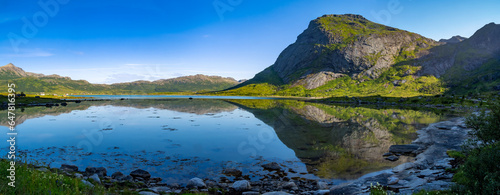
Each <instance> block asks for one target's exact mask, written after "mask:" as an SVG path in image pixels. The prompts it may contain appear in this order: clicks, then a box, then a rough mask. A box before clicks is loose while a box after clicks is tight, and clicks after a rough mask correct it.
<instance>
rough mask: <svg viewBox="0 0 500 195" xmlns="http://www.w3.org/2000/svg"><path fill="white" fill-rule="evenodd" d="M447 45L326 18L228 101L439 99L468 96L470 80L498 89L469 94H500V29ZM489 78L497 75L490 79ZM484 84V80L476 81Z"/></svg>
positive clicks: (352, 19)
mask: <svg viewBox="0 0 500 195" xmlns="http://www.w3.org/2000/svg"><path fill="white" fill-rule="evenodd" d="M446 41H448V42H446ZM446 41H445V40H442V41H441V42H437V41H434V40H432V39H429V38H426V37H424V36H421V35H418V34H416V33H413V32H408V31H405V30H401V29H397V28H393V27H389V26H385V25H381V24H377V23H374V22H371V21H369V20H367V19H366V18H364V17H363V16H360V15H354V14H344V15H323V16H321V17H318V18H316V19H314V20H312V21H311V22H310V23H309V26H308V27H307V28H306V29H305V30H304V31H303V32H302V33H301V34H300V35H299V36H298V37H297V40H296V41H295V42H294V43H292V44H290V45H289V46H288V47H286V48H285V49H284V50H283V51H282V52H281V53H280V55H279V56H278V58H277V59H276V62H275V63H274V64H273V65H271V66H269V67H268V68H266V69H264V70H263V71H261V72H259V73H258V74H256V75H255V77H254V78H252V79H250V80H248V81H246V82H244V83H242V84H239V85H237V86H236V87H233V88H231V89H229V90H227V91H225V93H239V92H242V91H254V92H257V91H259V90H260V91H267V92H269V93H271V94H272V95H277V94H281V95H292V96H318V95H319V96H331V95H337V96H338V95H354V96H359V95H361V96H366V95H389V96H393V95H395V96H416V95H436V94H442V93H454V92H455V91H458V92H460V93H466V92H467V91H464V90H460V89H459V86H460V85H459V84H457V83H458V82H462V81H464V80H473V83H480V82H479V80H483V81H491V84H488V85H487V86H478V85H475V86H473V87H469V89H468V91H469V92H470V90H475V91H476V92H477V93H479V92H487V91H488V90H491V89H500V79H499V78H500V76H499V74H500V70H498V67H499V65H498V64H500V63H499V62H498V61H499V60H500V58H499V57H498V56H500V52H499V51H500V25H498V24H495V23H489V24H487V25H485V26H484V27H482V28H481V29H479V30H478V31H476V33H474V35H473V36H471V37H470V38H467V39H465V38H463V37H459V36H454V37H452V40H451V42H453V43H450V40H449V39H448V40H446ZM488 64H490V65H488ZM483 69H484V70H483ZM488 70H493V73H492V74H487V73H486V72H488ZM477 76H479V77H481V78H480V79H473V77H477ZM483 77H484V78H483ZM486 77H488V78H486ZM497 84H498V87H497V86H496V85H497ZM247 86H248V87H247ZM245 87H246V89H245ZM256 89H258V90H256ZM231 90H233V91H231ZM260 95H264V94H263V93H260Z"/></svg>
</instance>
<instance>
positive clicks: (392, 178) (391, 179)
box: [387, 176, 399, 185]
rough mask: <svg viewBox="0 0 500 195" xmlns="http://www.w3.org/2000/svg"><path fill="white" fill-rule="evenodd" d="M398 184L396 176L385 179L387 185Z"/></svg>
mask: <svg viewBox="0 0 500 195" xmlns="http://www.w3.org/2000/svg"><path fill="white" fill-rule="evenodd" d="M398 182H399V178H397V177H396V176H391V177H389V178H387V184H388V185H394V184H397V183H398Z"/></svg>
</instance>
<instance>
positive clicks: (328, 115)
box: [0, 99, 447, 183]
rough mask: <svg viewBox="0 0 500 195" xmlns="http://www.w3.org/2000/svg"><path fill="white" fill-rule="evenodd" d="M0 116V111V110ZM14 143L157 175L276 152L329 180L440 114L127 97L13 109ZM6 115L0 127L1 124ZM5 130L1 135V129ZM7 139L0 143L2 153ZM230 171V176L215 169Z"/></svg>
mask: <svg viewBox="0 0 500 195" xmlns="http://www.w3.org/2000/svg"><path fill="white" fill-rule="evenodd" d="M0 115H2V116H6V115H7V114H6V111H5V110H2V111H0ZM16 116H17V124H18V125H17V126H16V128H17V130H18V136H17V143H16V146H17V147H18V148H17V150H18V151H19V152H22V153H24V154H25V155H27V159H29V160H31V161H37V162H38V163H44V164H46V165H49V166H51V167H56V168H59V167H60V166H61V164H74V165H78V166H79V167H80V170H81V171H84V170H85V167H87V166H94V167H101V166H102V167H105V168H106V169H107V170H108V175H111V174H112V173H113V172H116V171H121V172H123V173H124V174H128V173H130V172H131V171H133V170H135V169H138V168H140V169H144V170H147V171H149V172H150V173H151V175H152V176H153V177H161V178H163V180H164V181H165V182H167V183H168V182H177V183H185V182H186V181H187V180H188V179H190V178H192V177H200V178H209V179H214V180H219V179H220V177H221V176H224V175H223V174H222V172H223V170H224V169H226V168H236V169H239V170H242V171H243V177H244V178H247V179H251V180H259V179H263V178H270V177H271V178H272V177H274V176H273V173H274V172H270V171H268V170H264V169H263V168H262V167H261V165H262V164H266V163H269V162H277V163H279V164H280V165H281V167H282V168H283V170H285V175H281V176H286V177H289V178H292V179H301V178H302V179H305V178H307V179H323V180H328V181H332V180H333V181H334V182H335V183H339V182H342V181H345V180H351V179H356V178H359V177H361V176H363V175H365V174H368V173H372V172H375V171H380V170H384V169H388V168H391V167H394V166H396V165H398V164H401V163H404V162H406V161H408V160H410V159H409V158H405V157H403V158H401V159H400V160H399V161H396V162H390V161H386V160H384V159H383V157H382V154H384V153H386V152H387V151H388V148H389V146H391V145H393V144H409V143H411V141H412V140H413V139H415V138H416V133H415V132H416V130H418V129H420V128H422V127H425V126H426V125H428V124H430V123H434V122H438V121H441V120H445V119H446V118H447V114H438V113H434V112H431V111H415V110H405V109H375V108H364V107H348V106H347V107H346V106H335V105H325V104H317V103H306V102H302V101H296V100H264V99H260V100H255V99H226V100H217V99H193V100H189V99H163V100H147V99H131V100H123V101H120V100H114V101H92V102H82V103H79V104H77V103H70V104H69V105H68V106H66V107H62V106H59V107H52V108H46V107H31V108H26V109H24V111H23V112H21V111H19V110H18V111H17V115H16ZM7 126H8V124H7V117H3V118H2V119H1V126H0V130H1V131H2V132H7V131H8V128H7ZM4 136H5V139H7V137H6V135H5V134H4ZM7 147H8V142H2V145H1V150H0V152H2V153H4V154H7ZM225 177H227V178H229V179H232V177H231V176H225Z"/></svg>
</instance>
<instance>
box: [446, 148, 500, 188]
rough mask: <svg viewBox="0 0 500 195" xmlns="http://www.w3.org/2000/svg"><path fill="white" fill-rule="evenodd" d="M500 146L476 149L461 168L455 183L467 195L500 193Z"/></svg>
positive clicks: (455, 177)
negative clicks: (499, 161)
mask: <svg viewBox="0 0 500 195" xmlns="http://www.w3.org/2000/svg"><path fill="white" fill-rule="evenodd" d="M499 159H500V144H498V143H496V144H492V145H488V146H485V147H482V148H476V149H474V150H473V151H472V152H471V154H470V155H469V157H468V158H467V160H466V161H465V163H464V164H463V165H462V166H460V169H459V171H458V172H457V174H456V175H455V176H454V178H453V179H454V181H455V182H457V183H458V184H460V185H462V187H460V188H459V189H458V190H459V191H460V192H461V193H466V194H497V193H498V192H500V164H499V163H498V160H499Z"/></svg>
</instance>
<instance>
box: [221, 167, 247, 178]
mask: <svg viewBox="0 0 500 195" xmlns="http://www.w3.org/2000/svg"><path fill="white" fill-rule="evenodd" d="M223 174H224V175H229V176H235V177H239V176H241V175H242V174H243V173H242V172H241V171H240V170H238V169H235V168H228V169H225V170H224V172H223Z"/></svg>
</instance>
